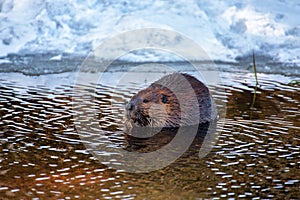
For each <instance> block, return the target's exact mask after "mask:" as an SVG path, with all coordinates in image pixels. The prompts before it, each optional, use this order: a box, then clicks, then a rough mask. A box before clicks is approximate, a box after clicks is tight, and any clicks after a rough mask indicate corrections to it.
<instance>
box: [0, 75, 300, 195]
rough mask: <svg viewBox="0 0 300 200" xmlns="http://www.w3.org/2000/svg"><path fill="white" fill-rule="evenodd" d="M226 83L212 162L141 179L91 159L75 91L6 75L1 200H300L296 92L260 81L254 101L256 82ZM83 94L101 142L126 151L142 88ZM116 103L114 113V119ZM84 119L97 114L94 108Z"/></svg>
mask: <svg viewBox="0 0 300 200" xmlns="http://www.w3.org/2000/svg"><path fill="white" fill-rule="evenodd" d="M47 76H48V77H49V75H46V77H47ZM54 76H55V75H54ZM60 76H61V75H57V77H60ZM223 76H224V77H223V78H224V85H211V86H209V87H210V89H211V90H214V91H217V90H218V89H222V90H223V92H220V93H215V94H214V97H215V99H216V100H217V101H218V100H219V101H225V102H226V103H227V105H226V106H227V114H226V122H225V126H224V128H223V130H222V132H221V135H220V136H219V139H218V142H217V143H216V144H215V145H214V147H213V150H212V152H211V153H210V154H209V155H208V156H206V157H205V158H202V159H199V158H198V156H197V154H195V155H190V156H183V157H181V158H179V159H178V160H176V162H174V163H172V164H171V165H169V166H167V167H165V168H163V169H160V170H157V171H153V172H149V173H144V174H134V173H124V172H120V171H117V170H115V169H112V168H110V167H107V166H106V165H103V164H101V163H100V162H99V160H97V159H96V158H95V157H93V155H92V154H91V153H90V152H89V151H87V150H86V147H85V146H84V145H83V142H84V141H82V140H81V138H80V137H79V135H78V133H77V131H76V128H75V125H74V118H73V114H74V111H73V109H72V105H73V104H72V96H73V95H74V90H73V84H71V82H70V81H69V82H68V81H65V82H64V81H61V82H59V81H58V82H56V83H55V84H52V85H47V83H43V82H40V84H36V82H35V81H34V80H36V79H41V77H27V76H26V77H23V78H24V80H26V81H25V82H26V83H27V84H24V81H23V82H18V81H15V80H12V79H11V77H12V76H8V77H10V78H5V74H4V75H2V76H1V77H2V80H0V102H1V103H0V119H1V120H0V144H1V145H0V197H1V199H197V198H214V197H215V198H252V199H260V198H263V199H299V198H300V192H299V191H300V181H299V180H300V134H299V132H300V128H299V127H300V121H299V118H300V112H299V107H300V102H299V101H300V89H299V86H290V85H288V84H286V83H284V82H283V81H280V80H279V81H274V79H273V80H270V76H269V75H266V74H261V75H260V80H259V81H260V82H259V83H260V85H259V87H258V89H257V94H256V98H255V99H253V95H254V92H253V91H254V88H255V85H254V79H253V77H252V76H251V75H249V74H248V73H237V74H232V73H231V74H229V73H228V74H224V75H223ZM20 77H22V76H21V75H20ZM30 80H31V81H32V82H34V83H35V84H31V83H30ZM145 85H146V84H145ZM86 87H90V88H95V87H96V89H97V90H96V91H97V92H96V93H93V94H92V95H94V97H95V99H96V103H97V105H98V107H97V109H98V111H99V116H98V120H99V121H98V122H96V123H99V124H100V125H101V126H102V130H105V131H106V135H105V137H102V140H101V141H98V142H103V143H105V142H106V141H105V140H110V141H112V142H113V143H114V147H115V148H124V147H125V146H126V142H125V141H124V133H123V130H122V129H120V126H119V124H120V123H122V120H121V119H122V116H123V114H124V112H123V110H124V102H126V101H127V100H128V99H130V97H131V96H132V95H133V94H134V93H135V92H137V91H138V90H139V89H140V86H138V85H137V84H135V83H134V82H133V83H132V85H131V86H130V87H128V85H127V86H124V87H119V88H117V89H116V88H114V87H111V86H109V85H108V86H105V85H89V84H87V85H86ZM222 90H221V91H222ZM112 102H113V105H114V106H115V107H114V110H115V111H117V112H111V105H112ZM86 109H87V112H93V110H92V109H93V107H87V108H86ZM89 109H91V110H89ZM91 123H93V122H91Z"/></svg>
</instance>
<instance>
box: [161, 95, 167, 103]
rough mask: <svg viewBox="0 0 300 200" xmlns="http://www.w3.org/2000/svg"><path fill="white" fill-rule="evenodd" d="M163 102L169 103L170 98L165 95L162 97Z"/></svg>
mask: <svg viewBox="0 0 300 200" xmlns="http://www.w3.org/2000/svg"><path fill="white" fill-rule="evenodd" d="M161 102H163V103H167V102H168V97H167V96H166V95H164V94H162V95H161Z"/></svg>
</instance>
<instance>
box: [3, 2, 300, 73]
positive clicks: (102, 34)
mask: <svg viewBox="0 0 300 200" xmlns="http://www.w3.org/2000/svg"><path fill="white" fill-rule="evenodd" d="M299 13H300V4H299V2H297V1H285V0H266V1H260V0H253V1H243V2H240V1H237V0H234V1H230V2H226V1H221V0H217V1H213V2H210V1H192V0H188V1H186V0H176V1H163V0H155V1H151V2H147V1H141V2H136V1H106V0H101V1H99V0H88V1H82V0H76V1H71V0H69V1H68V0H67V1H66V0H64V1H61V0H57V1H42V0H37V1H36V0H22V1H17V0H1V1H0V27H1V28H0V57H1V58H0V72H1V71H2V72H3V71H23V72H24V71H25V73H26V72H27V73H31V74H35V73H51V72H53V71H57V69H56V70H55V69H51V67H49V68H48V69H47V71H46V72H43V71H45V69H41V70H37V69H32V70H35V71H30V70H29V69H27V71H26V69H23V68H24V65H32V66H35V67H34V68H41V66H38V64H36V63H34V62H37V60H42V61H46V64H47V63H48V62H51V61H56V62H57V61H63V60H64V59H65V60H70V57H72V59H71V60H72V64H71V65H73V64H75V65H76V64H78V63H80V62H81V61H82V59H81V58H80V57H85V56H86V55H87V54H88V53H89V52H91V51H92V50H93V49H95V48H96V47H97V46H99V45H100V44H101V43H102V42H103V41H105V39H107V38H110V37H113V36H115V35H117V34H119V33H122V32H125V31H130V30H134V29H138V28H149V27H150V28H164V29H169V30H174V31H178V32H179V33H182V34H183V35H185V36H187V37H189V38H191V39H192V40H193V41H195V42H196V43H197V44H198V45H200V46H201V47H202V48H203V49H204V50H205V51H206V52H207V53H208V55H209V56H210V57H211V58H212V59H213V60H214V61H218V62H219V63H231V64H237V65H240V68H243V67H244V68H247V67H248V66H249V63H251V62H252V59H251V56H252V51H253V50H254V52H255V55H256V57H257V62H258V66H259V67H260V68H259V70H260V71H261V72H268V73H282V74H288V75H297V76H299V74H300V72H299V69H298V66H299V65H300V23H299V20H298V18H299ZM154 54H155V53H154ZM19 56H21V57H23V58H24V56H25V57H26V58H27V59H21V58H19ZM32 59H33V60H35V61H34V62H33V63H30V62H31V60H32ZM78 59H79V60H78ZM76 61H78V63H77V62H76ZM125 61H129V62H141V61H176V60H174V58H173V57H165V56H161V55H159V54H157V55H153V53H148V54H141V55H132V56H127V57H126V59H125ZM73 62H75V63H73ZM7 63H8V64H7ZM54 63H55V62H54ZM51 65H52V66H53V65H55V64H53V63H52V64H51ZM21 68H22V69H21ZM53 68H55V66H53ZM60 68H61V69H60V70H61V71H69V70H74V68H72V67H70V66H62V65H60ZM71 68H72V69H71Z"/></svg>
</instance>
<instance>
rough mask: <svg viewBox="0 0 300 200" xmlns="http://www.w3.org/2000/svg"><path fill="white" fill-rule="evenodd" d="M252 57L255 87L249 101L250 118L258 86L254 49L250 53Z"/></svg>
mask: <svg viewBox="0 0 300 200" xmlns="http://www.w3.org/2000/svg"><path fill="white" fill-rule="evenodd" d="M252 59H253V69H254V76H255V81H256V84H255V88H254V95H253V98H252V103H251V106H250V110H251V111H250V119H252V111H253V108H254V103H255V99H256V91H257V86H258V79H257V72H256V64H255V55H254V50H253V54H252Z"/></svg>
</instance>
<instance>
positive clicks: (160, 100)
mask: <svg viewBox="0 0 300 200" xmlns="http://www.w3.org/2000/svg"><path fill="white" fill-rule="evenodd" d="M126 118H127V120H129V121H130V122H131V123H133V124H134V125H137V126H149V127H177V126H179V122H180V106H179V103H178V100H177V98H176V96H175V95H174V94H173V93H172V92H171V91H170V90H169V89H168V88H165V87H163V86H161V85H158V84H152V85H150V86H149V87H148V88H146V89H144V90H141V91H140V92H138V93H137V94H136V95H134V96H133V97H132V99H131V100H130V101H129V102H128V103H127V105H126Z"/></svg>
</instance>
